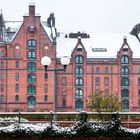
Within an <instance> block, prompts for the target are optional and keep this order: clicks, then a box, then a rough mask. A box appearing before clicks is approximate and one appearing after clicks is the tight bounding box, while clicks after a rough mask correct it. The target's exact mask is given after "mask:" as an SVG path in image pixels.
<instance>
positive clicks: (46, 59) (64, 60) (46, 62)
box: [41, 56, 70, 113]
mask: <svg viewBox="0 0 140 140" xmlns="http://www.w3.org/2000/svg"><path fill="white" fill-rule="evenodd" d="M60 62H61V64H62V65H63V68H62V69H61V68H57V67H55V68H53V69H48V66H49V65H50V64H51V58H50V57H48V56H44V57H42V59H41V64H42V65H44V68H45V76H47V71H53V72H54V106H53V107H54V109H53V111H54V113H55V112H56V111H57V110H56V107H57V100H56V99H57V93H56V91H57V89H56V87H57V86H56V80H57V72H58V71H63V72H65V71H66V67H67V65H68V64H69V63H70V58H68V57H63V58H61V59H60Z"/></svg>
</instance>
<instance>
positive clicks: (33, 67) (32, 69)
mask: <svg viewBox="0 0 140 140" xmlns="http://www.w3.org/2000/svg"><path fill="white" fill-rule="evenodd" d="M28 70H29V71H35V70H36V63H34V62H29V63H28Z"/></svg>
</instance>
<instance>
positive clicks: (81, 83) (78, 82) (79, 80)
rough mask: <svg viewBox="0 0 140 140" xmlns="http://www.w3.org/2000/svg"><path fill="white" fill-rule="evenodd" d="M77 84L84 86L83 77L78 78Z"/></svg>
mask: <svg viewBox="0 0 140 140" xmlns="http://www.w3.org/2000/svg"><path fill="white" fill-rule="evenodd" d="M75 85H76V86H83V85H84V81H83V79H82V78H77V79H76V82H75Z"/></svg>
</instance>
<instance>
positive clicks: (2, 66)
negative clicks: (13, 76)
mask: <svg viewBox="0 0 140 140" xmlns="http://www.w3.org/2000/svg"><path fill="white" fill-rule="evenodd" d="M0 67H1V68H2V69H4V62H3V61H1V66H0Z"/></svg>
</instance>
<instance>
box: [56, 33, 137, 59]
mask: <svg viewBox="0 0 140 140" xmlns="http://www.w3.org/2000/svg"><path fill="white" fill-rule="evenodd" d="M124 37H127V42H128V45H129V46H130V48H131V50H132V51H133V57H139V58H140V43H139V41H138V40H137V38H136V37H135V36H133V35H130V34H128V33H91V34H90V38H86V39H81V41H82V44H83V45H84V47H85V50H86V51H87V58H116V57H117V52H118V51H119V50H120V48H121V46H122V44H123V39H124ZM76 44H77V39H71V38H65V34H62V35H60V37H59V38H58V39H57V57H62V56H64V55H66V56H69V57H71V53H72V51H73V49H74V48H75V46H76Z"/></svg>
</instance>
